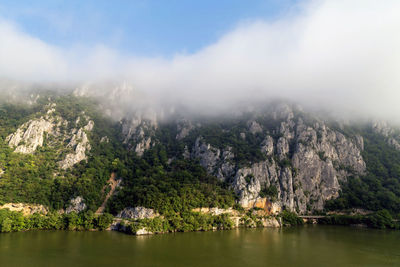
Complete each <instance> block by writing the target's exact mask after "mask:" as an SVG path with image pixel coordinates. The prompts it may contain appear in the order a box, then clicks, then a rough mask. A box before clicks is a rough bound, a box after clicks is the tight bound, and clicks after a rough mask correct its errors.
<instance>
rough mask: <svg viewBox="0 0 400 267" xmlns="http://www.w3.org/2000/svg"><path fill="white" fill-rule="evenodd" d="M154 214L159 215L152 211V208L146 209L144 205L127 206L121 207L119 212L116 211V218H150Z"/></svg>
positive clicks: (154, 215)
mask: <svg viewBox="0 0 400 267" xmlns="http://www.w3.org/2000/svg"><path fill="white" fill-rule="evenodd" d="M156 216H159V214H158V213H156V212H154V210H152V209H148V208H145V207H134V208H131V207H128V208H125V209H123V210H122V211H121V212H120V213H118V215H117V217H118V218H125V219H135V220H136V219H145V218H148V219H151V218H154V217H156Z"/></svg>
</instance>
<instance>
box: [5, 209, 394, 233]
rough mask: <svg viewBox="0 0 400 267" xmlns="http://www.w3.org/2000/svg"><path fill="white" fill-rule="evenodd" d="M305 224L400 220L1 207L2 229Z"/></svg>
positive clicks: (388, 225)
mask: <svg viewBox="0 0 400 267" xmlns="http://www.w3.org/2000/svg"><path fill="white" fill-rule="evenodd" d="M303 224H321V225H347V226H354V225H356V226H363V227H370V228H379V229H400V223H399V221H397V220H394V219H393V218H392V216H391V215H390V213H389V212H387V211H385V210H382V211H378V212H375V213H371V214H368V215H343V214H331V215H324V216H304V218H300V217H299V216H297V215H296V214H295V213H293V212H289V211H282V212H281V213H280V214H277V215H269V214H267V213H266V212H265V211H264V210H262V209H258V208H253V209H250V210H240V211H238V210H234V209H225V210H223V209H218V208H212V209H211V208H207V209H199V210H198V209H195V210H192V211H187V212H182V213H173V214H172V213H171V214H163V215H159V214H158V215H157V216H155V217H152V218H141V219H125V218H116V217H113V216H112V215H111V214H107V213H105V214H102V215H99V214H95V213H93V212H91V211H87V212H80V213H75V212H71V213H68V214H65V213H64V214H60V213H58V212H55V211H53V212H47V213H46V214H45V213H33V214H30V215H26V214H24V213H23V212H22V211H11V210H9V209H1V210H0V232H18V231H27V230H70V231H93V230H114V231H119V232H124V233H127V234H133V235H147V234H161V233H168V232H194V231H211V230H227V229H235V228H281V227H289V226H298V225H303Z"/></svg>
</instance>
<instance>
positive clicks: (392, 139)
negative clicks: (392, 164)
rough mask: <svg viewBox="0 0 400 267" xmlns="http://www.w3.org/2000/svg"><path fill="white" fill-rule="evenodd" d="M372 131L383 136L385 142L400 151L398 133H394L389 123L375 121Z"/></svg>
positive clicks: (399, 135)
mask: <svg viewBox="0 0 400 267" xmlns="http://www.w3.org/2000/svg"><path fill="white" fill-rule="evenodd" d="M372 130H373V131H374V132H375V133H377V134H380V135H382V136H384V137H385V138H386V142H387V143H388V144H389V145H390V146H392V147H394V148H395V149H397V150H400V133H399V132H398V131H396V130H395V129H394V128H393V127H391V126H390V125H389V123H387V122H384V121H377V122H374V123H373V124H372Z"/></svg>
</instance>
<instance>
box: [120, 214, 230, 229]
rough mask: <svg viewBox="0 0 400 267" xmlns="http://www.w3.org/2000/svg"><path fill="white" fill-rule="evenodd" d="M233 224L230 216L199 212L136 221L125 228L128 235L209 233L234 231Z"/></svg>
mask: <svg viewBox="0 0 400 267" xmlns="http://www.w3.org/2000/svg"><path fill="white" fill-rule="evenodd" d="M232 228H233V222H232V220H231V219H230V218H229V216H228V214H221V215H217V216H213V215H209V214H203V213H199V212H191V211H190V212H183V213H181V214H178V213H171V214H167V215H166V216H164V217H155V218H152V219H141V220H136V221H133V222H131V223H129V225H127V226H125V231H126V232H127V233H131V234H135V233H136V232H137V231H138V230H139V229H146V230H147V231H149V232H152V233H166V232H175V231H178V232H189V231H209V230H212V229H221V230H222V229H232Z"/></svg>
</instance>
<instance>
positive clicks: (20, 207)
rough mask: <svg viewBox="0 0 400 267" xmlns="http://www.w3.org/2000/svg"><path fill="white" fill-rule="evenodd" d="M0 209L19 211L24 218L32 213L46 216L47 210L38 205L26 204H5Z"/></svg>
mask: <svg viewBox="0 0 400 267" xmlns="http://www.w3.org/2000/svg"><path fill="white" fill-rule="evenodd" d="M0 209H9V210H10V211H20V212H22V214H23V215H24V216H28V215H32V214H34V213H41V214H47V212H49V210H48V208H46V207H45V206H43V205H38V204H26V203H6V204H4V205H1V206H0Z"/></svg>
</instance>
